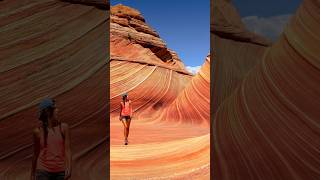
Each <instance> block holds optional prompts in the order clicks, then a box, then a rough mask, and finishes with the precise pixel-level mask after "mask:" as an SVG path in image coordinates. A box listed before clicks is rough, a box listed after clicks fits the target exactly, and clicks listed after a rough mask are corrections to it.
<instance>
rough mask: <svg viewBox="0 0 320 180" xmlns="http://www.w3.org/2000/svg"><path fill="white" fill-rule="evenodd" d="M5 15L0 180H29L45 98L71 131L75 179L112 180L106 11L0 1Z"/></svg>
mask: <svg viewBox="0 0 320 180" xmlns="http://www.w3.org/2000/svg"><path fill="white" fill-rule="evenodd" d="M92 5H94V3H93V4H92ZM0 14H1V16H0V96H1V97H0V129H1V130H0V147H1V148H0V179H2V180H6V179H10V180H12V179H17V180H21V179H29V178H30V170H31V155H32V129H33V128H35V127H37V126H38V120H37V119H38V103H39V101H40V100H41V99H43V98H44V97H47V96H49V97H53V98H55V99H56V101H57V106H58V108H59V118H60V119H61V120H62V121H63V122H67V123H68V124H69V125H70V128H71V140H72V141H71V147H72V152H73V173H72V179H77V180H88V179H94V180H97V179H106V177H107V174H106V172H107V171H106V168H107V167H108V164H107V163H108V161H107V155H108V154H109V153H106V142H107V141H106V140H107V138H108V136H107V134H108V132H107V130H106V128H105V127H106V120H105V119H106V118H107V117H106V114H105V110H106V108H107V103H106V102H107V100H108V97H107V95H106V90H107V89H108V85H107V83H104V82H105V81H106V73H107V72H108V66H107V63H106V62H107V57H108V54H106V52H107V51H106V48H107V45H108V44H107V43H106V37H107V32H108V27H109V26H108V25H107V24H108V23H109V21H108V11H106V10H103V9H101V8H99V9H98V8H96V7H95V6H91V5H88V4H73V3H69V2H63V1H58V0H15V1H1V2H0ZM107 41H108V39H107Z"/></svg>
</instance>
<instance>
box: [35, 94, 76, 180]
mask: <svg viewBox="0 0 320 180" xmlns="http://www.w3.org/2000/svg"><path fill="white" fill-rule="evenodd" d="M57 112H58V109H57V107H56V105H55V101H54V100H52V99H44V100H43V101H42V102H41V103H40V117H39V120H40V121H41V123H40V124H41V125H40V126H39V127H37V128H35V129H34V130H33V146H34V153H33V160H32V170H31V180H64V179H69V178H70V176H71V151H70V136H69V127H68V124H66V123H61V122H60V121H59V120H58V118H57Z"/></svg>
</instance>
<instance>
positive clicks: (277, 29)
mask: <svg viewBox="0 0 320 180" xmlns="http://www.w3.org/2000/svg"><path fill="white" fill-rule="evenodd" d="M290 18H291V15H290V14H283V15H278V16H271V17H258V16H247V17H244V18H242V22H243V23H244V24H245V25H246V27H247V28H248V30H250V31H252V32H255V33H257V34H259V35H262V36H264V37H266V38H269V39H271V40H273V41H275V40H277V39H278V37H279V35H280V34H281V33H282V32H283V30H284V28H285V27H286V25H287V24H288V22H289V20H290Z"/></svg>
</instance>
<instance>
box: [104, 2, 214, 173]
mask: <svg viewBox="0 0 320 180" xmlns="http://www.w3.org/2000/svg"><path fill="white" fill-rule="evenodd" d="M150 21H151V20H150ZM110 27H111V29H110V33H111V34H110V53H111V62H110V71H111V72H110V73H111V77H110V112H111V114H110V116H111V118H110V143H111V144H110V148H111V149H110V177H111V179H190V178H191V179H209V176H210V172H209V166H210V156H209V155H210V129H209V127H210V126H209V124H210V101H209V97H210V58H209V57H207V58H206V60H205V61H204V64H203V66H202V68H201V70H200V72H199V73H198V74H196V75H195V76H193V75H191V74H190V73H189V72H187V71H186V69H185V68H184V64H183V62H182V61H181V60H180V59H179V57H178V55H177V54H176V53H175V52H173V51H172V50H170V49H168V48H167V47H166V44H165V42H163V40H162V39H160V37H159V35H158V34H157V32H156V31H155V30H153V29H152V28H151V27H150V26H148V25H147V23H146V21H145V19H144V18H143V16H142V15H141V13H140V12H139V11H138V10H135V9H133V8H130V7H127V6H123V5H116V6H114V7H112V8H111V25H110ZM124 92H128V95H129V99H131V101H132V104H133V109H134V116H133V119H132V122H131V127H130V134H129V145H128V146H125V145H123V139H124V137H123V125H122V123H121V122H120V121H119V111H120V110H119V106H120V102H121V94H123V93H124Z"/></svg>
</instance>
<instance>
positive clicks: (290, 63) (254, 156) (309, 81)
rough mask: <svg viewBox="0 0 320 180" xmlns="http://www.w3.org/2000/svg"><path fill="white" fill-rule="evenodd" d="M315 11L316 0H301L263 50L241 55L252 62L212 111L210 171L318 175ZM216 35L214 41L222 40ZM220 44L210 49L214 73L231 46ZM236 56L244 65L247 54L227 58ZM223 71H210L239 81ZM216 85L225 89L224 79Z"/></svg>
mask: <svg viewBox="0 0 320 180" xmlns="http://www.w3.org/2000/svg"><path fill="white" fill-rule="evenodd" d="M224 3H228V2H224ZM229 5H230V4H229ZM319 12H320V3H319V1H316V0H305V1H303V3H302V4H301V6H300V7H299V9H298V10H297V12H296V14H295V15H294V16H293V18H292V19H291V21H290V23H289V25H288V27H287V28H286V29H285V31H284V33H283V34H282V36H281V37H280V38H279V39H278V41H277V42H276V43H275V44H273V45H272V46H270V47H267V48H265V49H264V50H261V51H262V52H260V53H261V54H262V55H257V56H252V57H247V61H256V63H255V65H254V66H250V65H248V66H247V68H248V69H249V71H246V73H244V74H245V75H244V76H243V77H242V78H241V79H240V80H241V81H240V82H239V83H238V85H237V86H235V88H233V91H232V93H229V96H228V97H227V98H224V99H223V101H221V102H220V104H219V105H220V106H218V108H217V111H216V114H215V119H214V123H213V142H214V149H213V158H214V159H213V161H214V162H215V163H214V166H213V171H212V172H213V174H214V177H213V178H215V179H222V180H227V179H228V180H229V179H232V180H242V179H245V180H267V179H275V180H286V179H292V180H302V179H310V180H316V179H319V178H320V158H319V157H320V156H319V155H320V154H319V152H320V142H319V139H320V136H319V134H320V133H319V132H320V129H319V127H320V123H319V118H320V113H319V112H320V111H319V108H318V107H319V105H320V104H319V102H320V101H319V100H320V91H319V89H320V88H319V84H318V82H319V80H320V64H319V56H320V49H319V48H320V47H319V46H318V45H319V44H320V37H319V33H318V30H319V29H320V21H319V20H320V13H319ZM213 27H214V26H213ZM213 33H215V32H214V31H213ZM225 38H227V39H228V37H227V36H225ZM229 39H232V38H229ZM214 43H215V44H217V43H218V42H216V41H214ZM220 43H221V44H220V45H219V46H220V47H223V46H224V45H225V44H223V42H220ZM235 44H236V42H233V43H232V45H235ZM232 45H231V46H232ZM225 46H226V45H225ZM228 46H229V44H228ZM248 46H252V45H249V44H248V45H246V46H244V48H247V49H249V47H248ZM226 47H227V46H226ZM221 52H223V51H222V50H221V51H220V52H219V51H218V50H216V53H217V54H216V55H217V58H216V61H217V63H216V64H215V65H216V67H215V68H214V69H215V70H216V69H217V70H218V71H220V72H219V73H222V72H226V71H227V70H225V69H226V67H224V66H222V64H223V62H221V61H222V59H219V58H218V57H223V56H231V55H230V54H233V51H229V53H228V54H225V53H224V54H223V53H221ZM230 52H232V53H230ZM236 53H238V51H235V53H234V54H236ZM241 54H242V55H245V53H241ZM255 57H257V58H256V59H255V60H250V59H252V58H255ZM236 61H240V62H239V64H240V63H242V64H243V66H245V64H246V62H247V61H243V59H242V58H241V57H240V58H239V59H238V58H234V60H233V61H231V62H235V63H236ZM237 63H238V62H237ZM233 71H234V70H233ZM233 71H232V72H233ZM230 74H231V71H230ZM230 74H228V73H224V76H220V77H215V78H216V79H215V83H216V82H218V81H220V82H221V81H225V80H228V83H229V82H230V83H231V84H233V83H232V82H233V81H238V79H237V78H236V76H232V75H231V76H230ZM223 78H225V79H223ZM217 85H219V84H215V86H217ZM217 88H219V89H220V91H223V90H224V89H223V88H224V86H222V87H217ZM218 95H219V93H216V94H215V95H214V98H217V96H218Z"/></svg>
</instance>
